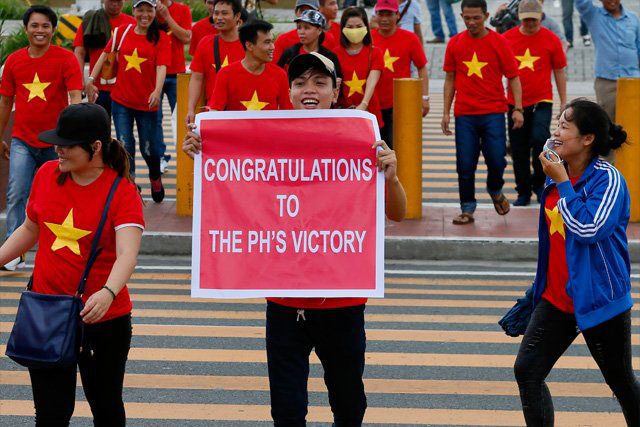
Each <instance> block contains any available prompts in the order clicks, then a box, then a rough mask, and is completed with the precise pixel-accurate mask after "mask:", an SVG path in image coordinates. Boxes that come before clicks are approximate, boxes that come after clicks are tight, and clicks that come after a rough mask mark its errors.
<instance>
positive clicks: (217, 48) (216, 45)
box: [213, 34, 222, 73]
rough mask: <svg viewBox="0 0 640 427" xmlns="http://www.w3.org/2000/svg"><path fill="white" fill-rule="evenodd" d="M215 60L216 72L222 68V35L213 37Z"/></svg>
mask: <svg viewBox="0 0 640 427" xmlns="http://www.w3.org/2000/svg"><path fill="white" fill-rule="evenodd" d="M213 60H214V61H215V63H216V73H217V72H219V71H220V68H222V62H221V61H220V36H219V35H217V34H216V35H215V36H214V37H213Z"/></svg>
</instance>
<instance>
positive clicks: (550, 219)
mask: <svg viewBox="0 0 640 427" xmlns="http://www.w3.org/2000/svg"><path fill="white" fill-rule="evenodd" d="M579 179H580V177H578V178H571V185H575V183H576V182H578V180H579ZM558 200H560V193H558V189H557V188H555V187H554V188H553V190H551V191H550V192H549V194H548V195H547V198H546V199H545V202H544V213H545V217H546V220H547V227H549V243H550V246H549V264H548V267H547V286H546V288H545V290H544V292H543V293H542V298H544V299H545V300H547V301H549V302H550V303H551V304H552V305H553V306H554V307H555V308H557V309H558V310H561V311H564V312H565V313H573V300H572V299H571V297H570V296H569V295H568V294H567V282H568V281H569V269H568V267H567V245H566V231H565V227H564V221H563V220H562V215H561V214H560V212H559V211H558V206H557V205H558Z"/></svg>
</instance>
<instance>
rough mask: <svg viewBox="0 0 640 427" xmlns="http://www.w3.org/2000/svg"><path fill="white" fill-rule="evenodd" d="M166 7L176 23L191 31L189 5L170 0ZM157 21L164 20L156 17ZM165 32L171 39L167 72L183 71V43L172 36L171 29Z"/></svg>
mask: <svg viewBox="0 0 640 427" xmlns="http://www.w3.org/2000/svg"><path fill="white" fill-rule="evenodd" d="M167 9H169V13H170V14H171V17H172V18H173V20H174V21H176V24H178V25H179V26H181V27H182V28H183V29H185V30H187V31H191V9H189V6H187V5H186V4H181V3H178V2H175V1H172V2H171V6H169V7H168V8H167ZM158 21H160V22H164V19H162V18H160V17H158ZM167 34H168V35H169V36H170V39H171V64H169V66H168V67H167V74H178V73H184V71H185V70H186V65H185V59H184V43H183V42H182V41H180V39H179V38H177V37H176V36H174V35H173V34H172V32H171V30H169V32H168V33H167Z"/></svg>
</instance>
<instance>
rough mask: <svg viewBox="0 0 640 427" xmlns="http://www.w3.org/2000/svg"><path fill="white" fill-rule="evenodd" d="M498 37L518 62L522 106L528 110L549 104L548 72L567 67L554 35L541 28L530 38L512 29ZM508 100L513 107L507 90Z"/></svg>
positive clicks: (549, 83) (560, 43) (549, 76)
mask: <svg viewBox="0 0 640 427" xmlns="http://www.w3.org/2000/svg"><path fill="white" fill-rule="evenodd" d="M502 36H503V37H504V38H505V39H506V40H507V43H509V46H511V50H512V51H513V55H514V57H515V58H516V60H517V61H518V65H519V66H518V71H519V73H520V84H522V105H523V106H525V107H528V106H530V105H533V104H537V103H538V102H553V90H552V87H551V72H552V71H553V70H558V69H561V68H564V67H566V66H567V56H566V55H565V53H564V49H563V47H562V42H561V41H560V39H559V38H558V36H556V35H555V34H553V33H552V32H551V31H549V30H548V29H546V28H544V27H540V31H538V32H537V33H535V34H534V35H532V36H527V35H524V34H522V33H521V32H520V27H515V28H512V29H510V30H509V31H507V32H506V33H504V34H503V35H502ZM508 100H509V104H511V105H514V103H515V102H514V100H513V93H512V92H511V87H509V91H508Z"/></svg>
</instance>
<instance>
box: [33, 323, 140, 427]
mask: <svg viewBox="0 0 640 427" xmlns="http://www.w3.org/2000/svg"><path fill="white" fill-rule="evenodd" d="M130 346H131V315H126V316H122V317H118V318H116V319H112V320H107V321H106V322H100V323H96V324H92V325H85V329H84V336H83V341H82V351H81V353H80V359H79V361H78V366H79V368H80V378H81V379H82V387H83V389H84V394H85V396H86V397H87V401H88V402H89V405H90V406H91V412H92V413H93V425H94V426H96V427H119V426H124V425H125V424H126V417H125V412H124V403H123V402H122V383H123V381H124V371H125V364H126V361H127V356H128V354H129V348H130ZM29 375H30V376H31V387H32V389H33V402H34V404H35V408H36V426H46V427H59V426H68V425H69V420H70V419H71V416H72V415H73V410H74V407H75V400H76V367H75V366H74V367H72V368H66V369H29Z"/></svg>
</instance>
